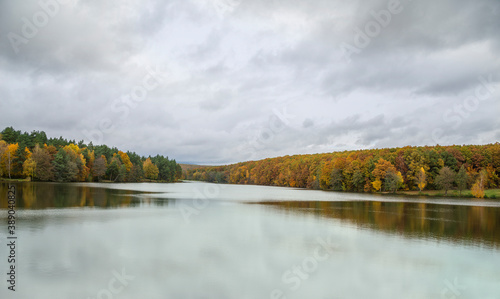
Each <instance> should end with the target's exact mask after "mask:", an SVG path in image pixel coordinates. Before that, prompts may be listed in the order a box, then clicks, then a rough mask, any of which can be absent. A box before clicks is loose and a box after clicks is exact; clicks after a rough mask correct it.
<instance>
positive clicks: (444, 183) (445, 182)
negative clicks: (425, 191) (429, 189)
mask: <svg viewBox="0 0 500 299" xmlns="http://www.w3.org/2000/svg"><path fill="white" fill-rule="evenodd" d="M453 182H455V172H454V171H453V170H451V169H450V168H449V167H448V166H445V167H443V168H441V170H440V171H439V175H438V176H437V177H436V184H437V185H438V186H440V187H441V189H444V194H445V195H446V194H448V190H450V189H451V187H452V186H453Z"/></svg>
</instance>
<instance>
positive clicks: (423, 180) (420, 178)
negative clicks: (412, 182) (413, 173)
mask: <svg viewBox="0 0 500 299" xmlns="http://www.w3.org/2000/svg"><path fill="white" fill-rule="evenodd" d="M426 185H427V175H426V174H425V170H424V168H423V167H420V170H419V172H418V174H417V186H418V189H419V190H420V192H422V190H424V188H425V186H426Z"/></svg>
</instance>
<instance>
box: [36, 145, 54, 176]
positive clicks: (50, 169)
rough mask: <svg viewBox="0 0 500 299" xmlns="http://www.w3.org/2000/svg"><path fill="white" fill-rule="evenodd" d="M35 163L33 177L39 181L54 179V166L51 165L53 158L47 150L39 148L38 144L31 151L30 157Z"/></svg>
mask: <svg viewBox="0 0 500 299" xmlns="http://www.w3.org/2000/svg"><path fill="white" fill-rule="evenodd" d="M31 157H32V158H33V160H34V161H35V163H36V166H37V167H36V169H35V177H36V179H37V180H40V181H51V180H53V179H54V165H53V163H52V161H53V156H52V155H51V154H50V151H49V149H48V148H46V147H44V148H41V147H40V146H39V145H38V144H36V145H35V148H34V149H33V154H32V155H31Z"/></svg>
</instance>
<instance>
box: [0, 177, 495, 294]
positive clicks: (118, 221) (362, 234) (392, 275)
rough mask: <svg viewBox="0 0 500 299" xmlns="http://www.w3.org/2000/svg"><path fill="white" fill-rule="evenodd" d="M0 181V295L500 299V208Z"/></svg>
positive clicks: (233, 188)
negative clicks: (11, 220)
mask: <svg viewBox="0 0 500 299" xmlns="http://www.w3.org/2000/svg"><path fill="white" fill-rule="evenodd" d="M12 185H13V186H15V188H16V209H15V212H16V214H15V215H16V217H17V218H16V223H15V226H16V228H15V236H16V237H17V239H15V260H16V262H15V289H16V291H15V292H13V291H11V290H9V289H8V287H9V286H10V283H9V282H7V281H8V280H9V275H7V273H8V272H9V271H10V268H9V267H10V266H11V265H12V263H9V262H8V257H9V254H10V253H9V252H10V249H9V246H8V244H9V242H11V241H12V240H13V239H8V237H9V230H8V224H7V221H8V214H9V212H8V204H7V197H8V195H7V188H8V184H7V183H0V220H1V225H0V245H1V247H0V272H1V273H2V279H1V280H2V283H1V284H0V285H1V290H0V298H51V299H54V298H56V299H57V298H72V299H73V298H82V299H87V298H214V299H215V298H217V299H224V298H312V299H340V298H384V299H386V298H500V202H499V201H493V200H472V199H447V198H443V199H436V198H432V199H431V198H417V197H402V196H381V195H377V194H355V193H337V192H324V191H314V190H303V189H294V188H280V187H267V186H245V185H216V184H209V183H199V182H182V183H175V184H155V183H139V184H132V183H131V184H105V183H73V184H59V183H28V182H23V183H15V184H12Z"/></svg>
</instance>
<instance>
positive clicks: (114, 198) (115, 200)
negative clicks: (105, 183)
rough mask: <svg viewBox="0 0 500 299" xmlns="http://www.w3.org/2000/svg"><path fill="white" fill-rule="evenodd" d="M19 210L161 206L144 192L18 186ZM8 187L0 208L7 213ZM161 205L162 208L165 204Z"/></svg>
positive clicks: (0, 192)
mask: <svg viewBox="0 0 500 299" xmlns="http://www.w3.org/2000/svg"><path fill="white" fill-rule="evenodd" d="M16 187H17V194H16V199H17V206H18V207H19V208H24V209H46V208H71V207H94V206H96V207H100V208H116V207H130V206H137V205H139V204H140V202H144V201H146V202H147V204H151V203H154V204H155V205H156V204H158V202H157V201H151V199H143V198H140V197H138V196H137V195H139V194H143V192H138V191H130V190H114V189H107V188H93V187H89V186H86V185H76V184H71V183H40V182H23V183H16ZM7 188H8V184H7V183H0V196H2V200H0V208H1V209H7V201H6V200H3V199H4V198H7ZM160 204H163V203H162V202H161V203H160Z"/></svg>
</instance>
